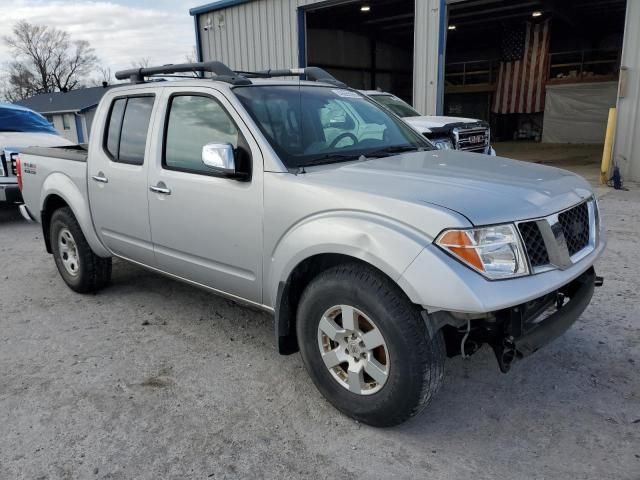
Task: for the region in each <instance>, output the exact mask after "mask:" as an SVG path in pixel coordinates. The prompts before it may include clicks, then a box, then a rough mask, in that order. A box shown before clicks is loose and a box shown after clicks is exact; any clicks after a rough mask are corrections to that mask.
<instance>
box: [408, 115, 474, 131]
mask: <svg viewBox="0 0 640 480" xmlns="http://www.w3.org/2000/svg"><path fill="white" fill-rule="evenodd" d="M403 120H404V121H405V122H407V123H408V124H409V125H411V126H412V127H413V128H415V129H416V130H418V131H419V132H420V133H430V132H431V129H432V128H441V127H444V126H445V125H449V124H450V123H478V122H479V120H474V119H472V118H462V117H435V116H429V115H425V116H423V117H405V118H403Z"/></svg>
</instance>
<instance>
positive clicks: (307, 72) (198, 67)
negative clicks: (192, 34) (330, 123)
mask: <svg viewBox="0 0 640 480" xmlns="http://www.w3.org/2000/svg"><path fill="white" fill-rule="evenodd" d="M183 72H209V73H213V74H215V77H214V80H218V81H221V82H226V83H230V84H232V85H251V80H249V79H250V78H273V77H306V79H307V80H311V81H314V82H325V83H330V84H332V85H336V86H338V87H346V86H347V85H346V84H345V83H343V82H341V81H340V80H338V79H336V78H335V77H334V76H333V75H331V74H330V73H329V72H327V71H326V70H323V69H322V68H318V67H305V68H288V69H269V70H261V71H258V72H239V71H238V72H234V71H233V70H231V69H230V68H229V67H227V66H226V65H225V64H224V63H222V62H217V61H211V62H199V63H176V64H168V65H161V66H158V67H144V68H132V69H130V70H120V71H118V72H116V78H117V79H118V80H127V79H129V81H131V83H144V81H145V80H144V79H145V77H153V76H168V75H172V74H175V73H183Z"/></svg>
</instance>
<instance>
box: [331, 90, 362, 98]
mask: <svg viewBox="0 0 640 480" xmlns="http://www.w3.org/2000/svg"><path fill="white" fill-rule="evenodd" d="M331 91H332V92H333V93H335V94H336V95H338V96H339V97H342V98H362V96H361V95H359V94H357V93H356V92H352V91H351V90H331Z"/></svg>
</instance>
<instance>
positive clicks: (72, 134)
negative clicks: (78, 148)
mask: <svg viewBox="0 0 640 480" xmlns="http://www.w3.org/2000/svg"><path fill="white" fill-rule="evenodd" d="M63 116H65V117H66V118H67V122H68V125H69V130H65V129H64V123H63V121H62V117H63ZM51 117H53V126H54V127H55V129H56V130H57V131H58V133H59V134H60V135H62V136H63V137H64V138H66V139H67V140H69V141H71V142H73V143H78V136H77V134H76V119H75V117H74V114H73V113H64V114H53V115H51Z"/></svg>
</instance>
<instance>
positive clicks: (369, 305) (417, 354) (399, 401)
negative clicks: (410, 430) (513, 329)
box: [296, 264, 446, 427]
mask: <svg viewBox="0 0 640 480" xmlns="http://www.w3.org/2000/svg"><path fill="white" fill-rule="evenodd" d="M297 318H298V320H297V323H296V328H297V335H298V344H299V346H300V351H301V354H302V359H303V362H304V364H305V367H306V369H307V371H308V372H309V375H310V376H311V378H312V379H313V382H314V383H315V385H316V387H317V388H318V390H320V392H321V393H322V394H323V395H324V396H325V397H326V398H327V399H328V400H329V401H330V402H331V403H332V404H333V405H334V406H335V407H336V408H337V409H338V410H340V411H342V412H343V413H345V414H347V415H349V416H351V417H353V418H355V419H356V420H359V421H361V422H363V423H366V424H369V425H373V426H378V427H389V426H393V425H397V424H400V423H402V422H404V421H405V420H407V419H409V418H410V417H412V416H413V415H416V414H417V413H418V412H420V411H421V410H422V409H423V408H424V407H426V406H427V405H428V403H429V401H430V400H431V398H432V397H433V396H434V395H435V394H436V392H437V391H438V390H439V388H440V386H441V384H442V381H443V378H444V360H445V358H446V352H445V343H444V337H443V335H442V332H441V331H438V332H436V333H435V334H434V335H433V337H430V335H429V332H428V330H427V326H426V324H425V320H424V319H423V318H422V315H421V313H420V310H419V309H418V308H417V307H416V306H415V305H413V304H412V303H411V302H410V301H409V299H408V298H407V297H406V296H405V295H404V293H403V292H402V291H401V290H400V289H399V288H398V286H397V285H396V284H395V283H393V282H392V281H391V280H390V279H388V278H387V277H385V276H384V275H383V274H381V273H380V272H378V271H376V270H374V269H372V268H368V267H366V266H363V265H359V264H345V265H339V266H337V267H334V268H331V269H329V270H327V271H325V272H323V273H322V274H320V275H319V276H318V277H317V278H316V279H314V280H313V281H312V282H311V283H310V284H309V286H308V287H307V288H306V290H305V291H304V293H303V295H302V298H301V300H300V305H299V307H298V316H297Z"/></svg>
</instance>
